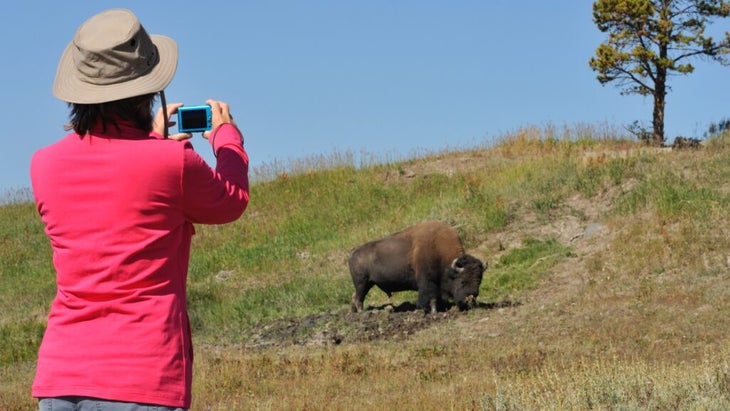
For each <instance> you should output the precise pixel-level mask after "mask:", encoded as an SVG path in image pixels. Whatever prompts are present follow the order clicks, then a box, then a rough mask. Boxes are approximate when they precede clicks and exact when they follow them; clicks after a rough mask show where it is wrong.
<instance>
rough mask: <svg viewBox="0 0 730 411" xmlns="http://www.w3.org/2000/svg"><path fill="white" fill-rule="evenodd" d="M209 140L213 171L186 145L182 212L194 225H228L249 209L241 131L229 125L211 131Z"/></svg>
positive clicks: (245, 159)
mask: <svg viewBox="0 0 730 411" xmlns="http://www.w3.org/2000/svg"><path fill="white" fill-rule="evenodd" d="M208 140H209V142H210V144H211V145H212V146H213V152H214V153H215V155H216V158H217V160H216V167H215V170H212V169H211V168H210V166H208V164H207V163H206V162H205V160H203V158H202V157H200V155H199V154H197V153H196V152H195V151H194V150H193V148H192V146H191V145H190V144H186V148H185V161H184V168H183V179H182V184H183V187H182V189H183V190H182V192H183V212H184V213H185V216H186V218H187V220H188V221H190V222H193V223H201V224H223V223H229V222H231V221H235V220H236V219H238V218H239V217H240V216H241V214H243V211H244V210H245V209H246V206H247V205H248V200H249V182H248V154H247V153H246V150H245V149H244V148H243V137H242V135H241V133H240V131H239V130H238V128H236V127H235V126H233V125H231V124H223V125H221V126H219V127H218V128H216V129H215V130H213V132H212V133H211V135H210V137H209V139H208Z"/></svg>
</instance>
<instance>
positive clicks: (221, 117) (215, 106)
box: [203, 99, 236, 138]
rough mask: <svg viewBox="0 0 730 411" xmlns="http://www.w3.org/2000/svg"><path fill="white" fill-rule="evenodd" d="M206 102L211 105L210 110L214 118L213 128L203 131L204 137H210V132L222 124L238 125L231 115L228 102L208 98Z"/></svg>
mask: <svg viewBox="0 0 730 411" xmlns="http://www.w3.org/2000/svg"><path fill="white" fill-rule="evenodd" d="M205 103H206V104H208V105H209V106H210V111H211V114H212V115H213V119H212V129H211V130H210V131H206V132H205V133H203V137H205V138H208V137H210V133H211V132H213V130H215V129H216V128H218V127H219V126H220V125H221V124H233V125H234V126H235V125H236V122H234V121H233V116H232V115H231V111H230V108H229V107H228V103H225V102H223V101H218V100H212V99H209V100H206V101H205Z"/></svg>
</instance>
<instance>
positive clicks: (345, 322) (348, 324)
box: [243, 302, 514, 349]
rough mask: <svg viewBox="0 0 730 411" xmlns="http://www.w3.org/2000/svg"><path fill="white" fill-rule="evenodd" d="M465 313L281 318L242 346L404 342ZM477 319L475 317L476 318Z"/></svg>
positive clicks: (387, 308) (411, 307) (381, 310)
mask: <svg viewBox="0 0 730 411" xmlns="http://www.w3.org/2000/svg"><path fill="white" fill-rule="evenodd" d="M512 305H514V304H513V303H510V302H504V303H499V304H485V303H481V304H479V306H478V307H476V308H474V309H472V310H471V314H472V315H473V314H474V312H484V313H485V314H484V315H485V316H486V315H487V314H486V313H487V312H489V311H490V310H494V309H498V308H502V307H508V306H512ZM466 314H467V312H464V311H460V310H459V309H458V308H456V307H451V308H450V309H448V310H447V311H444V312H438V313H435V314H430V313H429V314H426V313H425V312H424V311H423V310H421V309H418V308H416V306H415V304H413V303H408V302H406V303H403V304H400V305H398V306H392V305H384V306H379V307H369V309H367V310H365V311H363V312H361V313H353V312H350V310H349V309H342V310H339V311H334V312H326V313H317V314H311V315H308V316H305V317H301V318H284V319H279V320H275V321H272V322H267V323H263V324H259V325H257V326H254V327H252V328H251V329H250V330H249V333H248V337H247V338H246V341H244V343H243V344H244V345H245V346H246V347H248V348H260V349H263V348H276V347H285V346H289V345H299V346H327V345H340V344H353V343H359V342H367V341H375V340H381V339H383V340H389V341H397V340H401V339H405V338H408V337H410V336H411V335H413V334H415V333H416V332H418V331H421V330H423V329H426V328H429V327H431V326H434V325H436V324H440V323H443V322H446V321H451V320H454V319H457V318H461V317H463V316H465V315H466ZM477 315H478V314H477Z"/></svg>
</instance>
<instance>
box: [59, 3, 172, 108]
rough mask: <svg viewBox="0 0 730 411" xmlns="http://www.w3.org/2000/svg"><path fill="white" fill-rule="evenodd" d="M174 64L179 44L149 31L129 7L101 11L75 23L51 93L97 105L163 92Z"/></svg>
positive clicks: (168, 82) (64, 99) (78, 102)
mask: <svg viewBox="0 0 730 411" xmlns="http://www.w3.org/2000/svg"><path fill="white" fill-rule="evenodd" d="M176 69H177V44H176V43H175V41H174V40H172V39H171V38H169V37H165V36H160V35H149V34H147V32H146V31H145V29H144V27H142V25H141V24H140V22H139V20H138V19H137V16H135V15H134V13H132V12H131V11H129V10H127V9H111V10H106V11H103V12H101V13H99V14H97V15H95V16H93V17H91V18H90V19H88V20H87V21H85V22H84V24H82V25H81V27H79V29H78V30H77V31H76V35H75V36H74V38H73V41H71V43H69V45H68V46H67V47H66V50H64V52H63V55H62V56H61V61H60V62H59V63H58V70H57V71H56V79H55V81H54V83H53V95H55V96H56V97H57V98H59V99H60V100H63V101H67V102H69V103H77V104H95V103H104V102H108V101H115V100H121V99H124V98H128V97H134V96H139V95H143V94H150V93H156V92H158V91H162V90H164V89H165V87H167V85H168V84H170V81H172V78H173V76H174V75H175V70H176Z"/></svg>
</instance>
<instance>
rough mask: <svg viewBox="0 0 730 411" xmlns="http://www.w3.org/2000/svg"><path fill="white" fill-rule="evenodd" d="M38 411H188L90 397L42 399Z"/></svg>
mask: <svg viewBox="0 0 730 411" xmlns="http://www.w3.org/2000/svg"><path fill="white" fill-rule="evenodd" d="M38 409H39V410H40V411H186V410H185V409H183V408H175V407H164V406H160V405H150V404H137V403H135V402H120V401H107V400H100V399H97V398H89V397H55V398H41V399H40V400H39V401H38Z"/></svg>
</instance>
